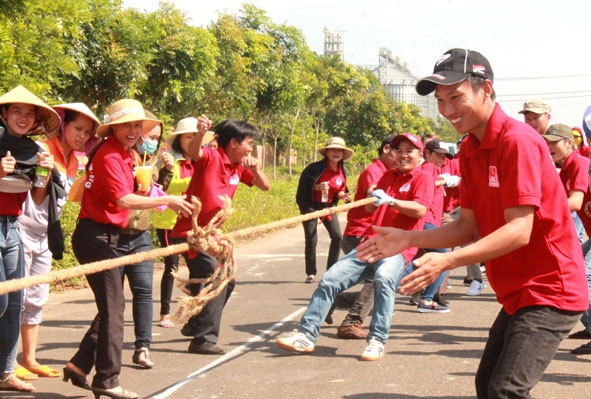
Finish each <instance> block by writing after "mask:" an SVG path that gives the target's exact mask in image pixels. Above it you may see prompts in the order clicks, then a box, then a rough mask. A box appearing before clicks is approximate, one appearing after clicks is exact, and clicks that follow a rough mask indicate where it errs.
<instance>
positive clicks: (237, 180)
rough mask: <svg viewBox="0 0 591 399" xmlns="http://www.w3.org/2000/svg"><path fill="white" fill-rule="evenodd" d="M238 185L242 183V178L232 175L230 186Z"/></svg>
mask: <svg viewBox="0 0 591 399" xmlns="http://www.w3.org/2000/svg"><path fill="white" fill-rule="evenodd" d="M238 183H240V177H238V175H232V177H230V185H231V186H237V185H238Z"/></svg>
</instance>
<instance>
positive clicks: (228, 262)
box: [172, 196, 236, 322]
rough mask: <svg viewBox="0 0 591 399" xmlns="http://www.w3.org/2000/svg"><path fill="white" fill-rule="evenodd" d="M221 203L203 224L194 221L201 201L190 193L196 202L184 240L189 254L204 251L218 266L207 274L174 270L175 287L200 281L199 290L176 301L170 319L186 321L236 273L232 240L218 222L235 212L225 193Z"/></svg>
mask: <svg viewBox="0 0 591 399" xmlns="http://www.w3.org/2000/svg"><path fill="white" fill-rule="evenodd" d="M220 199H221V200H222V202H223V203H224V207H223V208H222V209H221V210H220V211H219V212H218V213H217V214H216V215H215V216H214V217H213V218H212V219H211V221H210V222H209V223H208V224H207V226H205V227H200V226H199V225H198V224H197V217H198V215H199V213H200V212H201V201H199V199H197V198H195V197H192V198H191V201H192V202H193V205H194V206H195V211H194V212H193V217H192V222H193V229H192V230H191V231H189V232H188V234H187V243H188V245H189V257H193V256H197V253H199V252H205V253H207V254H208V255H210V256H213V257H214V258H216V259H217V261H218V267H216V268H215V270H214V273H213V275H211V276H210V277H208V278H192V279H188V280H186V279H183V278H181V277H179V275H178V274H177V273H174V274H173V275H174V277H175V279H176V280H177V281H178V287H179V288H180V289H181V290H183V291H185V292H186V286H187V285H189V284H203V286H202V288H201V290H200V291H199V293H198V294H197V295H195V296H187V297H185V298H183V299H181V300H180V301H179V305H180V306H179V309H178V310H177V311H176V313H175V314H174V315H173V317H172V319H173V320H174V321H177V322H185V321H187V320H188V319H189V317H191V316H193V315H196V314H198V313H199V312H201V310H202V309H203V307H204V306H205V305H206V304H207V303H208V302H209V301H211V300H212V299H213V298H215V297H216V296H218V295H219V294H220V292H222V290H223V289H224V288H225V287H226V286H227V285H228V283H229V282H230V281H232V279H234V275H235V274H236V261H235V259H234V241H233V240H232V239H231V238H230V237H228V236H224V235H223V234H222V229H221V226H222V225H223V224H224V222H225V221H226V219H227V218H228V217H229V216H230V215H231V214H232V213H233V212H234V210H233V209H232V201H231V200H230V198H228V197H226V196H224V197H220Z"/></svg>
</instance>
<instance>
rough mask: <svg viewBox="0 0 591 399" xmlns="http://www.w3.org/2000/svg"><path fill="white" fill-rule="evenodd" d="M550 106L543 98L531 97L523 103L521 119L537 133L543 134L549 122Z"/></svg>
mask: <svg viewBox="0 0 591 399" xmlns="http://www.w3.org/2000/svg"><path fill="white" fill-rule="evenodd" d="M550 112H551V110H550V106H549V105H548V103H547V102H546V101H544V100H539V99H533V100H527V101H526V102H524V103H523V109H522V110H521V111H519V113H520V114H523V121H524V122H525V123H527V124H528V125H530V126H531V127H533V128H534V129H535V130H536V131H537V132H538V133H540V134H545V133H546V130H548V125H549V124H550Z"/></svg>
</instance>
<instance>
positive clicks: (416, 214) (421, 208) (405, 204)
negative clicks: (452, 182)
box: [365, 199, 428, 219]
mask: <svg viewBox="0 0 591 399" xmlns="http://www.w3.org/2000/svg"><path fill="white" fill-rule="evenodd" d="M379 206H381V205H376V204H375V203H373V202H372V203H371V204H367V205H365V210H366V211H367V212H369V213H373V212H374V211H375V210H376V209H378V207H379ZM392 208H394V209H396V210H397V211H398V212H400V213H402V214H403V215H405V216H409V217H411V218H415V219H420V218H422V217H423V216H425V215H426V214H427V210H428V209H427V207H426V206H425V205H422V204H420V203H418V202H417V201H404V200H398V199H395V200H394V205H392Z"/></svg>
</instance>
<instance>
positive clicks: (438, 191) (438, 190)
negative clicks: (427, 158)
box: [421, 162, 445, 227]
mask: <svg viewBox="0 0 591 399" xmlns="http://www.w3.org/2000/svg"><path fill="white" fill-rule="evenodd" d="M421 169H422V170H423V171H424V172H425V173H427V174H429V175H431V177H432V178H433V201H432V202H431V205H429V210H428V211H427V214H426V215H425V217H424V218H423V219H425V223H431V224H433V225H435V226H437V227H439V226H441V216H442V215H443V197H444V196H445V189H444V187H443V184H442V185H440V186H436V185H435V182H436V181H437V180H439V174H440V172H439V171H438V170H437V167H436V166H435V164H433V163H431V162H424V163H423V164H422V165H421Z"/></svg>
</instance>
